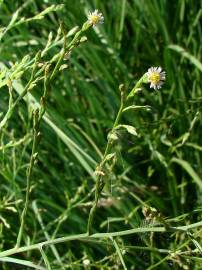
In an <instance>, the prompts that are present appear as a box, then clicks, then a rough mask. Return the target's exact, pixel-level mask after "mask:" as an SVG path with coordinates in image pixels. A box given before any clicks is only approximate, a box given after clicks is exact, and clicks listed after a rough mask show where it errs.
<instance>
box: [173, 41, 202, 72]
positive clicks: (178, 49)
mask: <svg viewBox="0 0 202 270" xmlns="http://www.w3.org/2000/svg"><path fill="white" fill-rule="evenodd" d="M168 48H169V49H171V50H174V51H176V52H178V53H179V54H181V55H182V56H184V57H185V58H187V59H188V60H189V61H190V62H191V63H192V64H193V65H195V67H197V68H198V69H199V70H200V71H201V72H202V63H201V62H200V61H199V60H198V59H197V58H196V57H195V56H193V55H191V54H190V53H188V52H186V51H185V49H183V48H182V47H180V46H178V45H169V46H168Z"/></svg>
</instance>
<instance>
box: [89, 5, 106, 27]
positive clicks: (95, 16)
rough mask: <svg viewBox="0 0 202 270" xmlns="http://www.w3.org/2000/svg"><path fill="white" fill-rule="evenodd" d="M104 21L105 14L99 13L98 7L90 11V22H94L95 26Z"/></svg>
mask: <svg viewBox="0 0 202 270" xmlns="http://www.w3.org/2000/svg"><path fill="white" fill-rule="evenodd" d="M103 22H104V16H103V15H102V13H99V11H98V10H97V9H96V10H95V11H93V12H89V13H88V23H89V24H92V25H93V26H95V25H97V24H98V23H103Z"/></svg>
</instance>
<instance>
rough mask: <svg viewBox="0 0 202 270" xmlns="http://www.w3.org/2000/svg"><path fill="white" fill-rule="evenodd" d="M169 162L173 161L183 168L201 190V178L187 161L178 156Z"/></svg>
mask: <svg viewBox="0 0 202 270" xmlns="http://www.w3.org/2000/svg"><path fill="white" fill-rule="evenodd" d="M171 162H175V163H177V164H179V165H180V166H181V167H182V168H183V169H185V171H186V172H187V173H188V174H189V175H190V176H191V177H192V179H193V180H194V182H195V183H196V184H197V185H198V186H199V188H200V190H201V191H202V180H201V178H200V177H199V176H198V174H197V173H196V172H195V171H194V169H193V168H192V167H191V165H190V164H189V163H188V162H187V161H185V160H183V159H179V158H172V159H171Z"/></svg>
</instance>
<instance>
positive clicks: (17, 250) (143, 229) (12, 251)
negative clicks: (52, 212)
mask: <svg viewBox="0 0 202 270" xmlns="http://www.w3.org/2000/svg"><path fill="white" fill-rule="evenodd" d="M200 227H202V221H199V222H196V223H193V224H190V225H187V226H178V227H169V228H167V229H166V228H165V227H164V226H163V227H140V228H135V229H130V230H124V231H118V232H109V233H95V234H92V235H90V236H89V235H88V234H87V233H83V234H76V235H69V236H65V237H60V238H56V239H52V240H47V241H44V242H41V243H37V244H33V245H29V246H24V247H20V248H17V247H15V248H12V249H9V250H5V251H2V252H0V258H2V257H6V256H11V255H13V254H17V253H22V252H27V251H30V250H37V249H39V248H40V247H41V246H50V245H55V244H59V243H64V242H67V241H74V240H76V241H78V240H84V239H85V240H88V239H95V238H98V239H99V238H110V237H116V236H126V235H131V234H136V233H146V232H158V233H163V232H172V233H173V232H189V230H191V229H196V228H200Z"/></svg>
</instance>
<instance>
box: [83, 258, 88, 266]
mask: <svg viewBox="0 0 202 270" xmlns="http://www.w3.org/2000/svg"><path fill="white" fill-rule="evenodd" d="M83 265H84V267H86V266H89V265H90V260H88V259H85V260H83Z"/></svg>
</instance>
